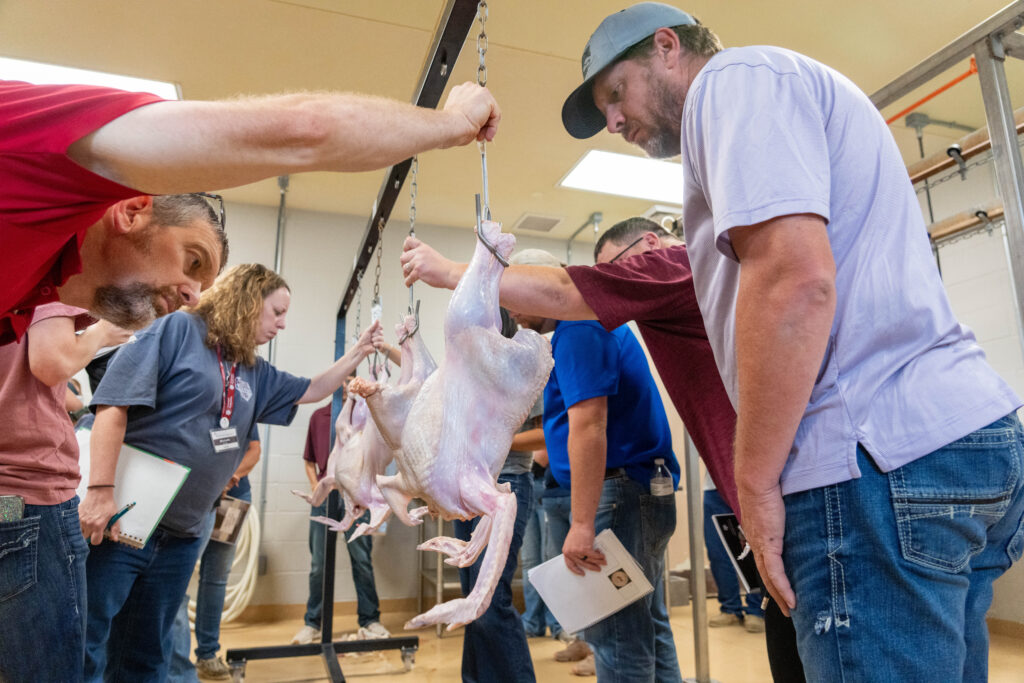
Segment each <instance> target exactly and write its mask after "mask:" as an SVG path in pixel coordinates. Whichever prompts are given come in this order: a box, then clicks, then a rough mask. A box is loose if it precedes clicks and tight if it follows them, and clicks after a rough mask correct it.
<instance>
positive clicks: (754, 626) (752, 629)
mask: <svg viewBox="0 0 1024 683" xmlns="http://www.w3.org/2000/svg"><path fill="white" fill-rule="evenodd" d="M743 628H745V629H747V633H764V617H758V616H755V615H753V614H748V615H747V616H745V617H743Z"/></svg>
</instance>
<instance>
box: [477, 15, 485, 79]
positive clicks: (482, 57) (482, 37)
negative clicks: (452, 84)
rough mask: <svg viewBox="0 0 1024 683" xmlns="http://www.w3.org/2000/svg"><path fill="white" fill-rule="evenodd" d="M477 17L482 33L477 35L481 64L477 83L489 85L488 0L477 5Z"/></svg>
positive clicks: (478, 68)
mask: <svg viewBox="0 0 1024 683" xmlns="http://www.w3.org/2000/svg"><path fill="white" fill-rule="evenodd" d="M476 17H477V19H479V20H480V35H478V36H477V37H476V51H477V54H479V55H480V65H479V66H477V68H476V84H477V85H480V86H486V85H487V61H486V55H487V31H486V29H485V24H486V23H487V0H480V4H478V5H477V7H476Z"/></svg>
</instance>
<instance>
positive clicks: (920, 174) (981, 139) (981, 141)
mask: <svg viewBox="0 0 1024 683" xmlns="http://www.w3.org/2000/svg"><path fill="white" fill-rule="evenodd" d="M1013 121H1014V129H1015V130H1016V132H1017V134H1018V135H1019V134H1021V133H1024V107H1021V108H1019V109H1018V110H1017V111H1015V112H1014V113H1013ZM953 144H956V145H959V146H960V156H961V157H962V158H963V160H964V161H968V160H969V159H970V158H971V157H974V156H977V155H979V154H983V153H985V152H987V151H988V150H989V149H991V148H992V138H991V137H989V134H988V126H982V127H981V128H979V129H978V130H976V131H974V132H973V133H968V134H967V135H965V136H963V137H962V138H960V139H959V140H957V141H956V142H955V143H952V144H951V145H949V146H947V148H946V149H947V150H948V149H949V148H950V147H952V145H953ZM956 163H957V162H956V160H955V159H954V158H953V156H951V155H950V154H949V152H948V151H946V150H942V151H941V152H936V153H935V154H932V155H931V156H928V157H925V158H924V159H921V160H920V161H916V162H914V163H912V164H910V165H909V166H907V174H908V175H910V182H912V183H914V184H917V183H919V182H921V181H922V180H925V179H926V178H931V177H933V176H936V175H938V174H939V173H942V172H943V171H948V170H950V169H952V168H954V167H955V166H956Z"/></svg>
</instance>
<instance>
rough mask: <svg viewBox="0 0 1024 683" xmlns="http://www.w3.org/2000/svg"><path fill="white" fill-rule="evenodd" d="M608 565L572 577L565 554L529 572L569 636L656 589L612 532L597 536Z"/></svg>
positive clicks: (599, 548)
mask: <svg viewBox="0 0 1024 683" xmlns="http://www.w3.org/2000/svg"><path fill="white" fill-rule="evenodd" d="M594 547H596V548H597V549H598V550H600V551H601V552H602V553H603V554H604V557H605V559H606V560H607V561H608V564H606V565H605V566H603V567H601V570H600V571H596V572H592V571H587V572H585V573H584V575H583V576H579V575H577V574H573V573H572V572H571V571H569V568H568V567H566V566H565V558H564V557H563V556H562V555H559V556H558V557H553V558H551V559H550V560H548V561H547V562H545V563H543V564H540V565H537V566H536V567H534V568H533V569H531V570H530V573H529V579H530V583H531V584H533V587H534V588H536V589H537V592H538V593H540V597H541V598H542V599H543V600H544V604H545V605H547V606H548V609H550V610H551V613H552V614H554V615H555V618H556V619H558V623H559V624H561V626H562V628H563V629H565V632H566V633H576V632H577V631H582V630H583V629H585V628H586V627H588V626H591V625H593V624H596V623H597V622H599V621H601V620H602V619H604V618H606V617H609V616H611V615H612V614H615V613H616V612H618V611H619V610H621V609H622V608H623V607H626V606H627V605H631V604H632V603H634V602H636V601H637V600H639V599H640V598H642V597H644V596H645V595H647V594H648V593H650V592H652V591H653V590H654V587H653V586H652V585H651V582H650V581H648V580H647V577H646V576H644V572H643V569H641V567H640V564H639V563H638V562H637V561H636V560H635V559H633V556H632V555H630V554H629V552H627V550H626V548H625V547H624V546H623V545H622V542H621V541H619V539H618V537H616V536H615V534H614V533H613V532H612V530H611V529H605V530H604V531H602V532H601V533H599V534H598V535H597V536H596V537H594Z"/></svg>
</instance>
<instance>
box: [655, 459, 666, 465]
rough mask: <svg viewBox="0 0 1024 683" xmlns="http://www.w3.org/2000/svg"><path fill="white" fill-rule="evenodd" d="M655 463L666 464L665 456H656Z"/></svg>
mask: <svg viewBox="0 0 1024 683" xmlns="http://www.w3.org/2000/svg"><path fill="white" fill-rule="evenodd" d="M654 464H655V465H664V464H665V458H655V459H654Z"/></svg>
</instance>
